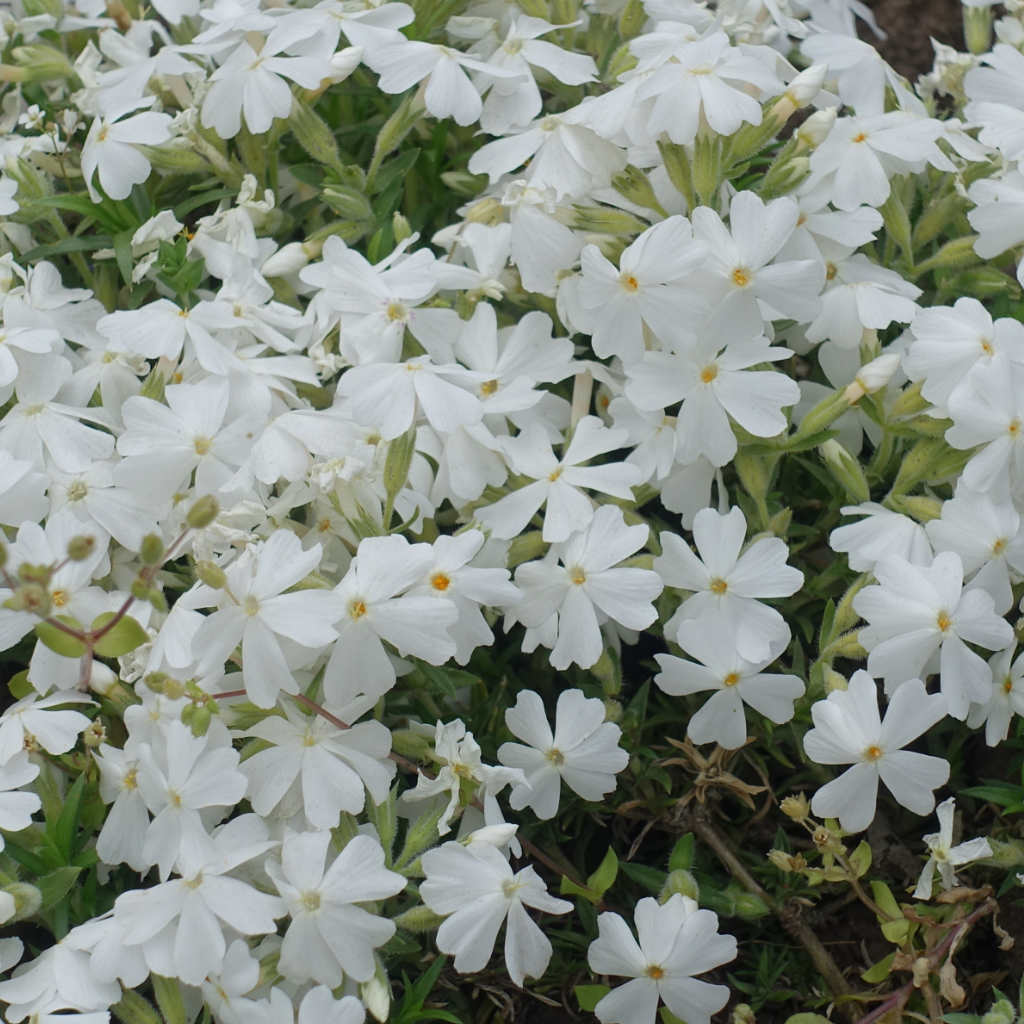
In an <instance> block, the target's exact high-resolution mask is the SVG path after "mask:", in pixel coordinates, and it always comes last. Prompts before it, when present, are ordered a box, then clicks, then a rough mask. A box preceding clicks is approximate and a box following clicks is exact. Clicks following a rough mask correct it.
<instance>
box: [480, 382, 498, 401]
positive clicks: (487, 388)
mask: <svg viewBox="0 0 1024 1024" xmlns="http://www.w3.org/2000/svg"><path fill="white" fill-rule="evenodd" d="M497 390H498V382H497V381H496V380H485V381H484V382H483V384H481V385H480V394H481V395H483V396H484V398H488V397H489V396H490V395H493V394H494V392H495V391H497Z"/></svg>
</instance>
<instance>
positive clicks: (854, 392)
mask: <svg viewBox="0 0 1024 1024" xmlns="http://www.w3.org/2000/svg"><path fill="white" fill-rule="evenodd" d="M899 367H900V357H899V356H898V355H896V354H895V353H894V352H888V353H886V354H885V355H880V356H879V357H878V358H877V359H872V360H871V362H870V363H867V364H866V365H864V366H862V367H861V368H860V370H859V371H858V373H857V376H856V377H855V378H854V379H853V383H852V384H848V385H847V386H846V390H845V391H844V392H843V394H844V396H845V397H846V400H847V401H848V402H849V403H850V405H853V404H854V403H855V402H859V401H860V400H861V399H862V398H863V397H864V396H865V395H872V394H874V393H875V392H876V391H881V390H882V388H884V387H885V386H886V384H888V383H889V381H890V380H892V377H893V374H894V373H895V372H896V371H897V370H898V369H899Z"/></svg>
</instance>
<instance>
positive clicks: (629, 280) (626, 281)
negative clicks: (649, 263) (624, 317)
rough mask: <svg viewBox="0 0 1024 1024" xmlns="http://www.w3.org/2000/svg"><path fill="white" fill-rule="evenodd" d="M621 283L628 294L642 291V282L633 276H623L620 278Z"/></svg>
mask: <svg viewBox="0 0 1024 1024" xmlns="http://www.w3.org/2000/svg"><path fill="white" fill-rule="evenodd" d="M619 282H620V283H621V285H622V287H623V288H625V289H626V291H627V292H635V291H639V290H640V282H639V281H638V280H637V279H636V278H635V277H634V276H633V275H632V274H623V275H622V276H621V277H620V278H619Z"/></svg>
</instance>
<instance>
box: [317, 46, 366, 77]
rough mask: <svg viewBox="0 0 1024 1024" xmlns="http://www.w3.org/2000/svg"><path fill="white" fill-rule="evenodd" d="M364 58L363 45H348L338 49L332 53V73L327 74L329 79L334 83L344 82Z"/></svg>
mask: <svg viewBox="0 0 1024 1024" xmlns="http://www.w3.org/2000/svg"><path fill="white" fill-rule="evenodd" d="M362 59H363V48H362V47H361V46H346V47H344V49H341V50H338V52H337V53H334V54H332V55H331V61H330V63H331V73H330V74H329V75H328V76H327V81H329V82H331V83H332V84H334V85H337V84H338V82H344V81H345V79H346V78H348V76H349V75H351V74H352V72H353V71H355V69H356V68H357V67H359V62H360V61H361V60H362ZM322 84H323V83H321V85H322Z"/></svg>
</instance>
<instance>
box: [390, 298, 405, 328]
mask: <svg viewBox="0 0 1024 1024" xmlns="http://www.w3.org/2000/svg"><path fill="white" fill-rule="evenodd" d="M386 312H387V317H388V319H389V320H390V321H391V322H392V323H395V322H397V321H399V320H404V319H405V318H406V317H407V316H408V315H409V311H408V310H407V309H406V308H405V306H403V305H402V303H401V302H389V303H388V307H387V310H386Z"/></svg>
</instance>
